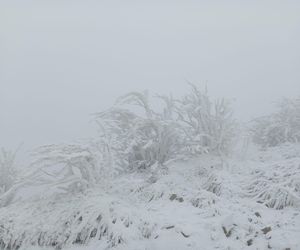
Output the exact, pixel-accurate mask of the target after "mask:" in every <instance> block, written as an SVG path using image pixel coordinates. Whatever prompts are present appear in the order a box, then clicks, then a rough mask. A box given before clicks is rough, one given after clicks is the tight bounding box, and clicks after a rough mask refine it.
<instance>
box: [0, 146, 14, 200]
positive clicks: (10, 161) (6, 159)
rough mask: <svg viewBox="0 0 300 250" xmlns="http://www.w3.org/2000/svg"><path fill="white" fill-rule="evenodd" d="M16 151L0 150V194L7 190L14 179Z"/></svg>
mask: <svg viewBox="0 0 300 250" xmlns="http://www.w3.org/2000/svg"><path fill="white" fill-rule="evenodd" d="M15 159H16V152H13V151H8V150H5V149H1V151H0V195H1V194H3V193H5V192H7V191H8V190H9V189H10V188H11V187H12V186H13V184H14V183H15V181H16V169H15Z"/></svg>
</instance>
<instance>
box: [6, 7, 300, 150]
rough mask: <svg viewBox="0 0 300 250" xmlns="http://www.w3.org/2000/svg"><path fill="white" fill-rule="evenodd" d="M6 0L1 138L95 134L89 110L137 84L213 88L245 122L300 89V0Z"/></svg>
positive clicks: (177, 91)
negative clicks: (229, 100) (23, 0)
mask: <svg viewBox="0 0 300 250" xmlns="http://www.w3.org/2000/svg"><path fill="white" fill-rule="evenodd" d="M0 5H1V7H0V55H1V56H0V114H1V123H0V138H1V143H0V146H5V147H9V148H16V147H17V146H18V145H19V144H20V143H24V145H23V147H24V148H25V149H31V148H33V147H36V146H39V145H42V144H48V143H58V142H64V141H70V140H73V139H77V138H81V137H89V136H93V135H94V134H95V129H94V127H93V124H92V123H91V122H90V121H91V116H90V115H91V114H92V113H94V112H98V111H101V110H104V109H106V108H107V107H109V106H111V105H112V104H113V103H114V100H115V99H116V98H117V97H118V96H120V95H122V94H125V93H127V92H129V91H133V90H134V91H142V90H144V89H149V90H150V91H151V93H153V94H155V93H157V92H160V93H165V94H168V93H173V94H174V96H180V95H181V93H182V92H183V91H185V90H186V89H187V88H188V86H187V84H186V83H187V81H189V82H192V83H194V84H197V85H198V86H200V87H201V88H203V89H204V88H205V87H206V86H207V88H208V91H209V94H210V95H211V96H212V97H226V98H229V99H231V100H232V101H233V106H234V110H235V116H236V118H237V119H238V120H240V121H249V120H251V119H252V118H254V117H257V116H260V115H264V114H267V113H269V112H270V111H271V110H272V108H273V102H274V101H276V100H277V99H279V98H281V97H295V96H297V95H299V93H300V84H299V80H300V71H299V68H300V25H299V24H300V15H299V13H300V4H299V1H285V2H284V3H283V2H282V1H251V2H247V3H246V2H243V3H242V2H239V1H226V2H224V1H216V2H209V3H208V1H151V2H150V1H148V2H146V1H126V2H124V1H85V2H83V1H26V3H25V2H21V1H1V3H0Z"/></svg>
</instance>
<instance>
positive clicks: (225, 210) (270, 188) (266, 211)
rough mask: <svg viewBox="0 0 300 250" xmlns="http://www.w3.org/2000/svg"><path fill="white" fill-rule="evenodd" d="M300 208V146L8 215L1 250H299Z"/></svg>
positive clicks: (119, 181) (171, 170) (178, 170)
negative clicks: (19, 249) (46, 249)
mask: <svg viewBox="0 0 300 250" xmlns="http://www.w3.org/2000/svg"><path fill="white" fill-rule="evenodd" d="M299 199H300V147H299V146H296V145H285V146H281V147H277V148H273V149H270V150H267V151H259V152H256V154H254V155H250V154H248V155H247V157H246V159H243V160H240V159H236V158H225V159H224V158H223V159H220V158H218V157H215V156H202V157H200V158H197V159H193V160H189V161H181V162H175V163H172V164H170V165H168V166H167V167H166V168H163V169H152V171H148V172H140V173H137V172H135V173H128V174H125V175H123V176H120V177H118V178H116V179H114V180H113V181H111V183H110V185H109V186H107V185H105V186H102V187H100V186H99V187H98V188H96V189H93V190H90V191H88V192H86V193H85V194H80V195H79V194H78V195H76V196H73V197H61V198H60V199H57V200H52V199H51V198H47V199H44V200H35V201H30V202H29V201H28V202H25V201H22V202H17V203H14V204H12V205H10V206H7V207H4V208H1V209H0V249H6V248H7V249H17V248H18V247H20V246H21V249H23V250H25V249H44V248H46V246H47V247H49V248H50V249H53V248H56V249H60V248H64V249H72V250H75V249H76V250H79V249H82V250H96V249H109V248H113V249H117V250H121V249H122V250H145V249H149V250H165V249H172V250H176V249H178V250H184V249H191V250H194V249H195V250H196V249H201V250H202V249H203V250H206V249H207V250H210V249H220V250H225V249H226V250H229V249H231V250H235V249H237V250H238V249H249V250H251V249H261V250H263V249H275V250H285V249H286V250H287V249H291V250H294V249H295V250H297V249H300V237H299V236H300V203H299V201H300V200H299ZM31 245H35V246H31Z"/></svg>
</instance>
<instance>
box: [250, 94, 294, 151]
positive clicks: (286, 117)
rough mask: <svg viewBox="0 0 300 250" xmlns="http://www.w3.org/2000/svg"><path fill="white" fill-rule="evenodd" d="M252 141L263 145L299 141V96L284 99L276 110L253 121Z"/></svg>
mask: <svg viewBox="0 0 300 250" xmlns="http://www.w3.org/2000/svg"><path fill="white" fill-rule="evenodd" d="M252 132H253V141H254V142H255V143H257V144H259V145H261V146H263V147H269V146H271V147H273V146H277V145H279V144H282V143H285V142H299V141H300V98H298V99H284V100H282V101H281V102H279V103H278V106H277V111H276V112H275V113H273V114H271V115H269V116H265V117H261V118H258V119H256V120H254V122H253V126H252Z"/></svg>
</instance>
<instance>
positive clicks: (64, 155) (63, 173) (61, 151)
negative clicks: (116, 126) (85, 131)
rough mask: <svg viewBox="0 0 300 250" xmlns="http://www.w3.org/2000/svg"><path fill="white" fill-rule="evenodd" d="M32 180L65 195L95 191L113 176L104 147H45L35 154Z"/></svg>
mask: <svg viewBox="0 0 300 250" xmlns="http://www.w3.org/2000/svg"><path fill="white" fill-rule="evenodd" d="M34 156H35V161H34V162H33V164H32V166H33V168H34V169H36V170H35V171H34V172H33V173H32V174H31V177H30V178H31V179H34V180H36V182H41V183H43V184H45V183H49V184H50V183H53V184H54V185H55V187H56V188H59V189H62V190H65V191H66V192H68V193H70V192H78V191H83V190H85V189H87V188H91V187H95V186H96V185H97V184H99V183H100V182H102V181H104V180H106V179H107V178H108V177H109V176H110V175H113V174H114V172H113V171H114V169H113V167H112V160H111V157H110V153H109V149H108V148H107V147H106V145H105V144H104V143H99V142H98V143H91V142H89V143H87V144H83V143H81V144H80V143H78V144H61V145H46V146H42V147H39V148H38V149H37V150H36V151H35V153H34Z"/></svg>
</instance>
